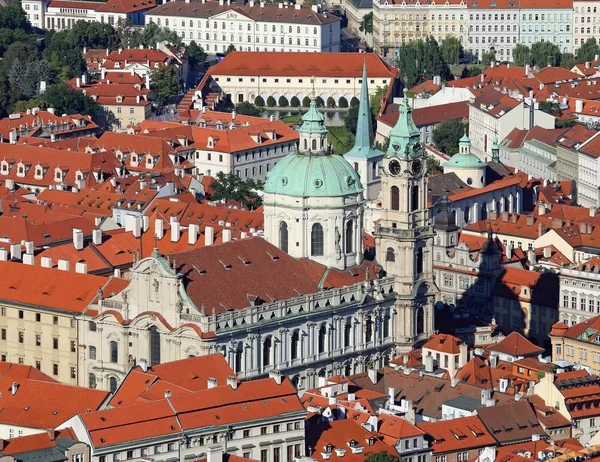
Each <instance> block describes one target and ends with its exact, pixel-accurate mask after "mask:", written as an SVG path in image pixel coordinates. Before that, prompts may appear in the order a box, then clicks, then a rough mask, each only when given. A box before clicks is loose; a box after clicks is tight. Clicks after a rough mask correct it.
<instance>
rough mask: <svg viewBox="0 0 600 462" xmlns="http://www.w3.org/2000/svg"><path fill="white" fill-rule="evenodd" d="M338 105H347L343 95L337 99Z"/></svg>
mask: <svg viewBox="0 0 600 462" xmlns="http://www.w3.org/2000/svg"><path fill="white" fill-rule="evenodd" d="M338 106H339V107H341V108H342V109H343V108H347V107H348V100H347V99H346V98H344V97H343V96H341V97H340V99H339V100H338Z"/></svg>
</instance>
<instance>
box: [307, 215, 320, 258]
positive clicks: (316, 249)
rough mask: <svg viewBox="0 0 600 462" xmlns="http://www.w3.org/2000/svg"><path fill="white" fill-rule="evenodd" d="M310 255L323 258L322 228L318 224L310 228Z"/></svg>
mask: <svg viewBox="0 0 600 462" xmlns="http://www.w3.org/2000/svg"><path fill="white" fill-rule="evenodd" d="M310 254H311V255H312V256H313V257H322V256H323V226H321V224H320V223H315V224H314V225H313V226H312V233H311V235H310Z"/></svg>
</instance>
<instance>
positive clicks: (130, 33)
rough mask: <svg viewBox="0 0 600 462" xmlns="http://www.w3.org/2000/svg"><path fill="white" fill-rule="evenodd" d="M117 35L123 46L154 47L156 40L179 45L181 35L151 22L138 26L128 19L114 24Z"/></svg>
mask: <svg viewBox="0 0 600 462" xmlns="http://www.w3.org/2000/svg"><path fill="white" fill-rule="evenodd" d="M116 31H117V35H118V36H119V38H120V41H121V47H123V48H138V47H139V46H140V45H142V46H143V47H144V48H154V47H155V46H156V44H157V43H158V42H168V43H171V44H173V45H181V37H179V35H177V33H176V32H175V31H172V30H171V29H168V28H166V27H160V26H159V25H157V24H155V23H153V22H151V23H149V24H147V25H146V26H144V27H142V28H140V27H136V26H133V25H132V24H131V22H130V21H128V20H127V21H126V20H123V19H120V20H119V22H118V23H117V26H116Z"/></svg>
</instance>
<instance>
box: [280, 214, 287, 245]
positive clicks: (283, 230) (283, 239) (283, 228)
mask: <svg viewBox="0 0 600 462" xmlns="http://www.w3.org/2000/svg"><path fill="white" fill-rule="evenodd" d="M279 248H280V249H281V250H283V251H284V252H287V251H288V226H287V223H286V222H285V221H282V222H281V223H279Z"/></svg>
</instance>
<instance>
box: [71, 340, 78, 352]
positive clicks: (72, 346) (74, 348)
mask: <svg viewBox="0 0 600 462" xmlns="http://www.w3.org/2000/svg"><path fill="white" fill-rule="evenodd" d="M76 347H77V345H76V344H75V340H71V353H75V351H77V349H76Z"/></svg>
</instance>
